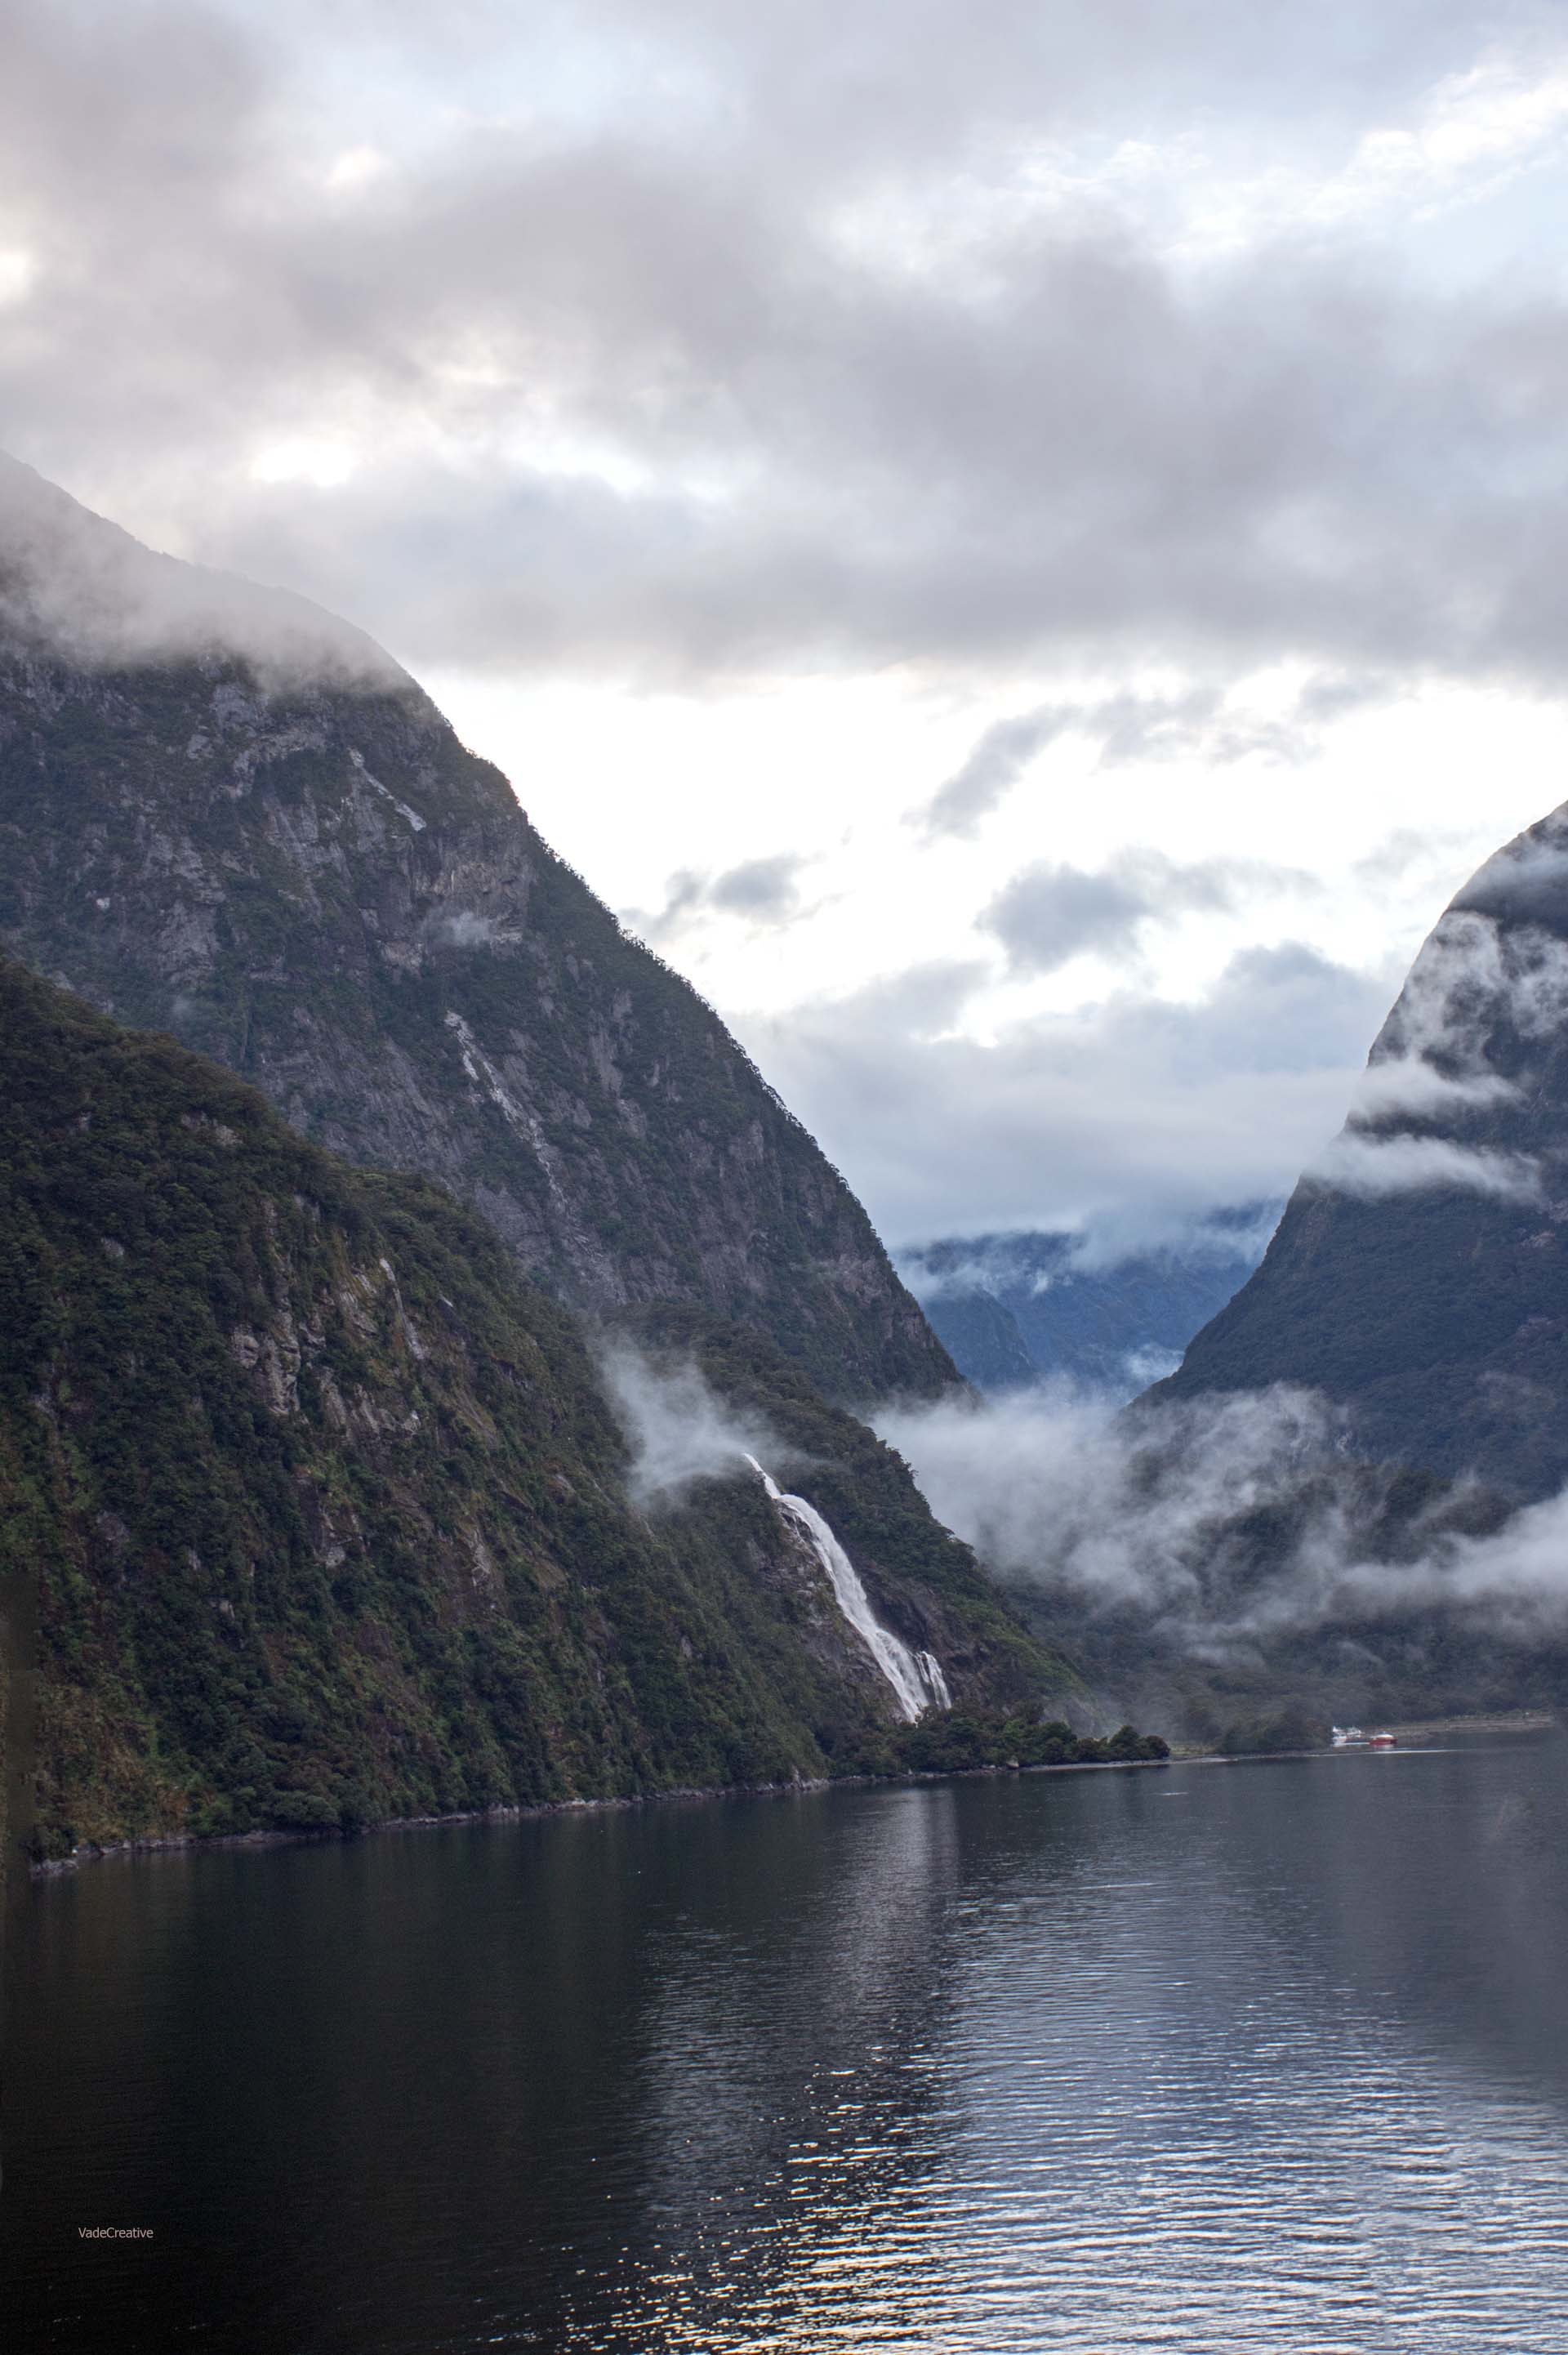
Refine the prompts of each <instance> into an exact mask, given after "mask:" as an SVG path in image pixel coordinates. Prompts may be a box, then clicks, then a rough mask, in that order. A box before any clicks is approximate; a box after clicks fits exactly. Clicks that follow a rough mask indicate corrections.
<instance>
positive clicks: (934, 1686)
mask: <svg viewBox="0 0 1568 2355" xmlns="http://www.w3.org/2000/svg"><path fill="white" fill-rule="evenodd" d="M746 1460H747V1463H748V1464H749V1465H750V1466H751V1468H752V1470H753V1471H754V1472H755V1473H756V1475H757V1476H758V1479H759V1480H760V1481H761V1483H762V1485H763V1487H765V1488H766V1489H767V1491H768V1495H769V1496H770V1497H772V1499H773V1502H774V1503H775V1504H776V1505H777V1506H778V1508H779V1511H780V1512H781V1513H782V1514H783V1515H784V1516H785V1518H787V1519H788V1520H790V1521H793V1523H794V1524H795V1527H796V1528H797V1529H799V1530H800V1534H801V1536H802V1537H803V1538H804V1539H805V1540H806V1541H807V1543H808V1544H809V1545H810V1548H811V1550H812V1551H813V1553H815V1555H816V1557H817V1560H818V1561H820V1562H821V1565H822V1568H823V1569H824V1570H825V1571H826V1572H827V1573H828V1582H829V1584H830V1585H831V1586H832V1590H833V1594H834V1596H835V1598H836V1600H837V1603H838V1606H839V1609H840V1610H841V1611H842V1613H843V1614H844V1617H845V1618H846V1619H847V1620H848V1621H849V1623H850V1625H851V1626H852V1627H853V1629H854V1631H855V1634H856V1635H857V1636H859V1637H860V1640H861V1642H862V1643H863V1645H864V1646H865V1648H866V1650H867V1651H868V1652H869V1653H870V1654H871V1657H872V1658H873V1659H874V1661H875V1662H876V1665H877V1667H878V1668H880V1669H881V1670H882V1673H883V1675H884V1676H885V1678H887V1681H888V1683H889V1684H890V1685H891V1686H892V1687H893V1690H894V1693H895V1697H896V1699H897V1702H898V1713H899V1715H900V1716H901V1717H903V1718H904V1719H906V1721H907V1722H908V1723H909V1724H911V1725H913V1724H914V1722H915V1720H916V1718H917V1717H923V1716H924V1715H925V1713H926V1711H927V1709H931V1708H936V1709H951V1707H952V1705H953V1697H952V1694H951V1693H950V1692H949V1691H948V1679H947V1678H946V1677H945V1676H944V1675H943V1674H942V1669H941V1663H940V1662H939V1661H938V1659H937V1657H936V1656H935V1654H933V1653H931V1652H912V1651H911V1650H910V1649H909V1646H908V1645H907V1644H906V1643H903V1642H901V1641H900V1639H899V1638H898V1637H897V1636H895V1634H894V1632H893V1630H892V1628H891V1627H885V1626H884V1625H883V1624H882V1622H881V1620H880V1619H879V1618H878V1617H877V1615H876V1614H875V1612H874V1610H873V1609H872V1607H871V1597H870V1596H869V1595H868V1594H867V1593H866V1591H865V1589H864V1587H863V1585H862V1584H861V1579H860V1572H859V1571H858V1570H856V1568H855V1566H854V1564H853V1561H851V1560H850V1558H849V1556H848V1554H847V1553H845V1551H844V1550H843V1548H842V1545H840V1543H839V1541H838V1540H837V1538H836V1537H834V1535H833V1533H832V1529H830V1528H829V1527H828V1524H827V1522H826V1521H824V1520H823V1518H822V1517H821V1513H819V1512H818V1510H817V1508H816V1507H815V1506H814V1505H808V1503H807V1502H806V1499H805V1498H804V1497H787V1496H785V1494H784V1492H783V1490H782V1489H781V1488H779V1486H778V1485H777V1483H776V1482H775V1481H773V1480H770V1479H769V1478H768V1475H767V1473H766V1472H765V1471H764V1470H763V1468H762V1466H761V1465H760V1464H759V1463H758V1460H757V1458H756V1456H755V1455H748V1456H747V1459H746Z"/></svg>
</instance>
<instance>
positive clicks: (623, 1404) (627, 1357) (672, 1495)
mask: <svg viewBox="0 0 1568 2355" xmlns="http://www.w3.org/2000/svg"><path fill="white" fill-rule="evenodd" d="M599 1371H600V1376H601V1379H602V1380H603V1382H604V1386H605V1391H606V1393H607V1395H608V1397H609V1401H610V1404H611V1406H612V1407H613V1409H614V1411H615V1414H616V1419H617V1421H618V1422H619V1423H620V1427H621V1430H622V1431H623V1432H624V1433H625V1435H626V1439H627V1443H628V1444H629V1446H630V1449H631V1465H630V1472H629V1474H628V1477H627V1487H628V1490H629V1493H630V1497H631V1498H632V1501H633V1503H635V1504H637V1505H639V1506H641V1507H643V1508H649V1507H653V1506H658V1505H669V1504H677V1503H679V1501H680V1499H681V1498H682V1497H683V1496H684V1495H685V1494H686V1492H687V1491H688V1490H689V1489H690V1488H691V1487H693V1486H694V1483H695V1482H697V1481H699V1480H716V1479H724V1478H726V1477H727V1476H730V1475H732V1474H736V1473H741V1472H746V1471H747V1470H748V1469H749V1466H748V1465H747V1457H748V1456H755V1457H756V1458H757V1460H758V1463H760V1464H762V1465H766V1466H767V1468H768V1470H769V1471H771V1470H773V1469H774V1467H775V1466H776V1465H779V1464H780V1463H781V1462H783V1461H784V1460H785V1459H786V1458H787V1457H788V1456H789V1453H790V1451H789V1449H788V1448H787V1447H786V1446H785V1445H784V1444H783V1443H782V1442H781V1441H780V1440H779V1436H778V1434H777V1433H775V1432H773V1431H772V1430H771V1429H770V1428H769V1426H768V1423H767V1422H766V1420H765V1419H764V1418H763V1417H761V1416H759V1415H753V1414H747V1413H746V1412H741V1411H738V1410H736V1408H733V1407H730V1406H726V1404H725V1402H724V1401H723V1400H722V1399H720V1398H718V1397H717V1396H716V1395H715V1391H713V1389H712V1388H711V1387H710V1385H709V1384H708V1382H707V1381H706V1380H705V1379H704V1377H703V1374H702V1371H701V1369H700V1368H698V1367H697V1366H695V1365H694V1364H692V1363H691V1361H690V1360H689V1359H687V1360H677V1361H675V1362H673V1363H672V1362H666V1361H664V1360H662V1359H654V1358H652V1357H650V1356H649V1355H648V1354H647V1352H646V1351H644V1350H641V1349H638V1348H633V1347H632V1346H631V1344H630V1342H627V1341H625V1340H618V1341H614V1342H609V1343H607V1344H606V1345H605V1347H604V1348H603V1349H602V1350H601V1351H600V1354H599Z"/></svg>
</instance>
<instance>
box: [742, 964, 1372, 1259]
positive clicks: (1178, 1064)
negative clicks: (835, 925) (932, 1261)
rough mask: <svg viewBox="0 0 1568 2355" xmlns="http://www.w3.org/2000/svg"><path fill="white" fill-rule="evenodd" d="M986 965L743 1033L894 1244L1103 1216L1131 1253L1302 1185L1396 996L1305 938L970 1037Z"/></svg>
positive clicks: (1102, 1225)
mask: <svg viewBox="0 0 1568 2355" xmlns="http://www.w3.org/2000/svg"><path fill="white" fill-rule="evenodd" d="M984 979H985V974H984V969H983V968H981V967H978V966H967V965H964V964H932V965H925V966H918V967H914V968H911V969H910V970H909V971H908V972H907V973H906V974H904V975H900V976H897V977H896V978H895V979H894V980H890V981H887V982H884V983H881V984H878V985H877V986H875V987H874V988H871V989H867V990H863V991H861V992H857V993H855V994H854V995H853V996H845V997H837V998H832V999H828V1000H822V1001H820V1002H815V1003H809V1004H807V1005H805V1006H802V1007H795V1008H793V1009H791V1011H790V1013H789V1015H788V1017H784V1018H771V1019H762V1018H757V1019H752V1020H750V1021H746V1022H742V1023H741V1024H739V1025H738V1027H739V1028H740V1029H741V1032H742V1035H743V1037H744V1039H745V1042H746V1044H747V1047H748V1048H749V1049H750V1050H751V1051H752V1052H753V1053H754V1054H755V1055H756V1056H757V1058H758V1061H759V1062H760V1063H761V1065H762V1067H763V1069H764V1070H766V1071H768V1074H769V1076H770V1077H771V1078H772V1080H773V1081H774V1083H775V1084H776V1085H777V1086H778V1087H779V1089H780V1091H781V1092H783V1094H784V1096H785V1098H786V1101H787V1102H788V1103H789V1104H790V1105H791V1106H792V1107H793V1108H794V1109H795V1111H796V1112H797V1113H798V1114H800V1117H801V1118H802V1119H803V1120H804V1121H805V1122H806V1124H807V1125H808V1126H809V1127H810V1129H811V1131H812V1134H813V1135H816V1136H817V1137H818V1138H819V1139H820V1140H821V1143H822V1145H823V1146H824V1148H825V1149H826V1151H827V1152H828V1154H829V1155H830V1156H831V1157H832V1160H834V1161H835V1162H836V1163H837V1164H838V1166H839V1167H841V1168H842V1170H843V1171H844V1174H845V1176H846V1177H848V1179H849V1181H850V1183H851V1184H852V1186H853V1188H855V1191H856V1192H857V1193H858V1194H859V1196H860V1198H861V1199H862V1200H863V1202H864V1203H865V1205H866V1207H867V1209H869V1210H870V1212H871V1214H872V1217H873V1219H874V1220H875V1222H876V1224H877V1226H878V1228H879V1230H880V1231H881V1232H882V1233H883V1234H884V1235H885V1237H886V1239H887V1240H888V1241H889V1242H890V1243H891V1244H893V1245H895V1246H896V1247H900V1248H903V1247H905V1246H908V1245H913V1244H918V1243H921V1242H927V1241H934V1240H936V1239H938V1238H939V1237H946V1236H963V1235H977V1234H986V1233H995V1232H999V1231H1005V1230H1008V1229H1013V1228H1021V1229H1022V1228H1041V1229H1063V1228H1069V1229H1071V1228H1079V1227H1083V1226H1085V1225H1086V1224H1088V1223H1090V1222H1093V1223H1094V1225H1095V1226H1096V1228H1097V1230H1099V1229H1103V1230H1105V1231H1107V1233H1115V1235H1116V1236H1117V1237H1118V1248H1121V1247H1122V1246H1123V1245H1124V1244H1125V1247H1126V1248H1128V1249H1133V1248H1136V1247H1138V1246H1139V1244H1140V1243H1142V1242H1144V1241H1165V1240H1168V1239H1169V1237H1170V1235H1171V1231H1173V1229H1180V1228H1181V1227H1182V1226H1183V1225H1184V1224H1185V1223H1186V1222H1187V1221H1189V1220H1191V1219H1192V1217H1194V1216H1196V1215H1200V1214H1202V1212H1204V1211H1206V1210H1209V1209H1213V1208H1215V1207H1216V1206H1224V1205H1229V1204H1232V1203H1234V1202H1237V1201H1250V1200H1257V1201H1262V1200H1267V1199H1278V1198H1279V1197H1281V1196H1283V1195H1285V1194H1287V1193H1288V1192H1289V1190H1290V1188H1291V1187H1292V1186H1293V1185H1294V1184H1295V1182H1296V1179H1297V1177H1298V1174H1299V1172H1300V1170H1301V1168H1302V1167H1303V1166H1304V1165H1305V1164H1306V1163H1307V1162H1308V1160H1310V1159H1312V1158H1314V1157H1315V1156H1317V1155H1318V1154H1319V1153H1320V1152H1321V1150H1322V1149H1323V1146H1324V1143H1325V1140H1326V1139H1328V1138H1329V1137H1330V1136H1332V1135H1334V1134H1335V1132H1336V1131H1337V1130H1338V1128H1339V1127H1340V1124H1341V1122H1342V1120H1343V1118H1344V1113H1345V1107H1346V1105H1347V1103H1349V1102H1350V1100H1351V1094H1352V1092H1353V1090H1354V1087H1355V1084H1356V1081H1357V1079H1358V1077H1359V1074H1360V1071H1361V1065H1362V1061H1363V1059H1364V1056H1365V1052H1366V1041H1367V1039H1368V1038H1369V1037H1370V1036H1371V1035H1372V1032H1373V1031H1374V1030H1375V1029H1376V1028H1377V1024H1378V1021H1379V1019H1380V1018H1381V1016H1382V1014H1383V1009H1384V1007H1386V1005H1387V1003H1388V998H1389V995H1390V988H1391V985H1390V984H1389V983H1388V982H1387V981H1386V980H1380V979H1379V978H1378V977H1376V976H1375V975H1365V974H1359V973H1355V972H1352V971H1351V970H1350V969H1349V968H1348V967H1346V966H1343V965H1339V964H1334V963H1333V962H1331V961H1330V959H1328V958H1325V957H1323V956H1321V955H1319V954H1318V953H1317V952H1316V951H1314V950H1312V949H1310V948H1307V947H1305V946H1303V945H1301V944H1300V943H1284V944H1282V945H1280V946H1277V947H1274V948H1252V949H1247V950H1244V951H1242V952H1241V953H1240V954H1237V955H1236V956H1235V957H1234V958H1233V959H1232V961H1231V963H1230V964H1228V965H1227V966H1226V968H1225V969H1224V972H1223V973H1222V974H1221V975H1220V976H1219V977H1218V979H1217V980H1216V982H1215V983H1214V984H1213V987H1212V988H1211V989H1209V990H1208V991H1207V992H1206V993H1205V994H1204V995H1203V996H1201V997H1199V998H1197V999H1195V1000H1193V1001H1192V1002H1188V1003H1179V1002H1173V1001H1171V1000H1167V999H1159V998H1153V997H1150V996H1143V995H1141V994H1136V993H1133V992H1131V991H1126V992H1118V993H1113V994H1112V995H1110V996H1107V997H1105V998H1103V999H1102V1000H1100V1001H1099V1002H1098V1003H1096V1004H1091V1005H1086V1006H1084V1007H1078V1008H1076V1009H1075V1010H1074V1011H1072V1012H1070V1013H1064V1014H1047V1015H1043V1016H1038V1017H1034V1018H1030V1019H1028V1020H1024V1021H1018V1022H1014V1023H1012V1024H1009V1025H1006V1026H1004V1027H1002V1028H1000V1029H999V1030H998V1031H997V1032H996V1034H995V1036H994V1037H993V1038H992V1039H991V1040H990V1041H989V1042H987V1043H981V1042H979V1041H977V1040H975V1039H970V1038H968V1037H965V1036H961V1035H957V1032H956V1026H957V1022H958V1019H959V1015H960V1013H961V1011H962V1008H963V1007H964V1004H965V1001H966V999H967V997H968V996H969V994H970V993H972V992H973V991H974V990H975V989H976V988H977V987H978V986H980V984H981V983H982V982H983V980H984Z"/></svg>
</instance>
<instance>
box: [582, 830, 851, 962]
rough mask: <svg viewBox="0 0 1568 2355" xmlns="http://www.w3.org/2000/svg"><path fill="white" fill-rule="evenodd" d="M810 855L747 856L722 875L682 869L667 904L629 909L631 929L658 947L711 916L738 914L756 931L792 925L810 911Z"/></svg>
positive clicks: (674, 879)
mask: <svg viewBox="0 0 1568 2355" xmlns="http://www.w3.org/2000/svg"><path fill="white" fill-rule="evenodd" d="M811 863H812V862H811V859H810V857H809V856H807V855H805V854H802V853H798V852H795V851H789V850H781V851H778V852H775V853H774V855H773V856H772V857H771V858H746V859H742V860H741V861H740V863H739V864H738V865H737V866H735V867H730V868H726V869H725V871H724V872H723V873H722V874H719V875H703V874H700V873H699V872H698V871H697V870H696V869H695V868H691V867H683V868H681V869H680V870H679V871H678V872H677V873H676V874H673V875H672V876H671V878H670V879H669V882H668V883H667V884H666V886H665V890H664V904H663V906H662V908H659V909H655V910H653V911H645V910H643V909H640V908H628V909H627V910H626V911H624V913H625V921H626V922H627V924H628V926H629V927H630V929H631V930H632V931H633V932H638V933H639V934H640V935H641V938H642V939H643V940H645V941H648V942H651V943H652V944H653V945H654V946H655V947H662V945H663V944H664V943H666V942H668V941H671V940H673V939H675V938H677V937H678V936H679V935H680V934H681V933H683V932H688V931H690V930H691V929H692V928H693V926H694V925H695V924H696V923H698V922H701V921H702V920H703V919H705V918H706V917H710V916H715V915H717V916H735V917H738V918H740V919H741V920H742V921H743V922H746V923H748V924H750V925H752V926H753V927H754V928H757V929H761V928H763V927H764V926H779V925H784V924H790V923H793V922H795V920H796V919H797V917H800V916H803V915H806V914H807V913H809V912H810V911H808V910H807V909H806V908H805V907H804V905H803V904H802V902H801V899H800V876H801V873H802V871H803V870H804V869H805V868H808V867H809V866H810V865H811Z"/></svg>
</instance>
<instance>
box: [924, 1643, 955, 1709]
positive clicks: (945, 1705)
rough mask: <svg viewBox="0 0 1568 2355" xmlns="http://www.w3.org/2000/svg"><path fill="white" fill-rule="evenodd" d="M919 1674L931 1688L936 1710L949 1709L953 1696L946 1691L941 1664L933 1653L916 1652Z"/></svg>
mask: <svg viewBox="0 0 1568 2355" xmlns="http://www.w3.org/2000/svg"><path fill="white" fill-rule="evenodd" d="M915 1657H916V1659H917V1660H918V1662H919V1663H920V1673H921V1674H922V1676H923V1677H924V1678H925V1679H926V1682H927V1684H928V1685H929V1686H930V1688H931V1698H932V1700H934V1701H935V1702H936V1704H937V1707H938V1709H951V1707H952V1706H953V1696H952V1694H951V1693H950V1692H949V1691H948V1679H947V1678H946V1677H945V1676H944V1675H943V1674H942V1663H941V1661H940V1660H939V1659H938V1657H937V1655H936V1653H935V1652H916V1655H915Z"/></svg>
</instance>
